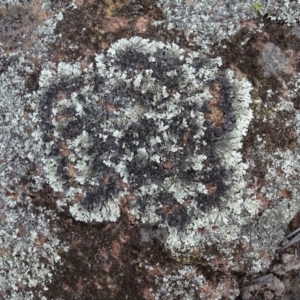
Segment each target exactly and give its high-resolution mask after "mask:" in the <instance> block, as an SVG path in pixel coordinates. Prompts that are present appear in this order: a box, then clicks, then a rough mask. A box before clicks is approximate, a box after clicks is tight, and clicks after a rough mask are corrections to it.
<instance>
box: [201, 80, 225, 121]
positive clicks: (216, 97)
mask: <svg viewBox="0 0 300 300" xmlns="http://www.w3.org/2000/svg"><path fill="white" fill-rule="evenodd" d="M220 88H221V86H220V83H219V82H216V83H215V84H214V85H211V86H210V88H209V91H210V93H211V95H212V96H213V97H212V99H211V100H210V101H209V102H208V108H209V110H210V114H206V115H205V118H206V120H207V121H209V122H211V123H213V124H214V125H215V126H217V127H222V125H223V122H224V113H223V112H222V111H221V110H220V108H219V107H218V104H219V103H220V102H221V96H220Z"/></svg>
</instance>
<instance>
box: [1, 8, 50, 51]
mask: <svg viewBox="0 0 300 300" xmlns="http://www.w3.org/2000/svg"><path fill="white" fill-rule="evenodd" d="M45 18H46V14H45V12H43V11H42V10H41V6H40V4H39V2H37V3H35V4H32V5H29V4H28V3H26V4H25V5H14V4H12V5H9V6H8V8H7V9H2V10H0V42H1V43H2V44H3V45H4V49H6V50H12V49H17V48H19V47H22V48H25V49H26V48H28V47H29V46H30V45H32V43H33V40H34V37H35V29H36V28H37V25H38V24H39V22H40V21H42V20H44V19H45Z"/></svg>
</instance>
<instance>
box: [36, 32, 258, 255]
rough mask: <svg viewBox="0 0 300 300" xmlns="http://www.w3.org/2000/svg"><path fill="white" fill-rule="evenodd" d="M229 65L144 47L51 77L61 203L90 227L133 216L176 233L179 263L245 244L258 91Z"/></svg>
mask: <svg viewBox="0 0 300 300" xmlns="http://www.w3.org/2000/svg"><path fill="white" fill-rule="evenodd" d="M220 63H221V61H220V60H219V59H215V60H212V59H208V58H207V57H204V56H201V55H199V54H198V53H193V52H186V51H184V50H182V49H180V48H179V47H178V46H177V45H175V44H172V45H169V44H163V43H160V42H155V41H149V40H147V39H142V38H139V37H135V38H132V39H130V40H125V39H122V40H120V41H119V42H117V43H116V44H114V45H112V46H111V47H110V49H109V50H108V51H107V55H104V54H99V55H97V56H96V66H93V65H89V66H88V67H87V68H86V69H85V70H83V71H82V70H81V69H80V65H79V64H73V65H71V64H66V63H60V64H59V65H58V68H57V70H56V71H55V70H53V71H52V70H51V69H45V70H43V71H42V73H41V76H40V81H39V86H40V87H41V89H40V90H39V92H38V93H37V95H36V103H37V104H35V105H38V106H39V115H40V128H41V132H42V138H43V143H44V146H45V147H44V158H43V164H44V171H45V174H46V176H47V178H48V179H47V181H48V183H49V184H50V185H51V186H52V188H53V189H54V190H55V191H57V192H61V193H63V194H64V195H65V200H64V201H62V202H61V203H60V204H61V205H62V206H65V205H68V206H69V210H70V213H71V214H72V215H73V217H74V218H76V219H77V220H81V221H85V222H93V221H97V222H103V221H116V220H117V219H118V218H119V217H120V213H121V209H120V208H121V207H122V206H123V207H124V206H125V207H127V209H128V212H129V213H130V215H132V216H133V217H134V218H135V219H136V220H137V221H138V220H139V221H140V222H142V223H147V224H148V223H150V224H158V225H159V226H162V227H166V228H168V229H169V236H168V238H167V241H166V246H167V247H169V248H170V249H171V250H172V252H174V254H175V253H185V252H188V253H190V252H192V251H193V250H194V249H195V247H198V246H199V245H202V246H203V247H204V246H205V245H206V244H207V243H212V242H213V243H218V242H220V241H223V240H224V239H225V240H226V241H238V242H240V240H239V239H240V229H239V228H240V226H241V225H242V224H244V223H245V222H248V221H249V220H250V218H251V216H253V215H255V214H256V213H257V211H258V208H259V207H258V204H257V202H255V201H252V200H245V199H243V192H242V191H243V189H244V186H245V182H244V180H243V176H244V174H245V172H246V170H247V164H245V163H244V162H243V161H242V156H241V154H240V152H239V151H240V149H241V147H242V139H243V136H244V135H245V134H246V132H247V127H248V125H249V122H250V120H251V118H252V112H251V110H250V109H249V105H250V103H251V97H250V91H251V85H250V83H249V82H248V81H247V80H246V79H245V78H242V79H237V78H236V76H235V75H234V72H233V71H231V70H227V71H226V72H225V73H224V74H218V73H217V70H218V65H219V64H220ZM75 199H77V200H75ZM241 212H243V213H247V214H248V216H249V217H248V218H240V215H241ZM232 220H234V221H232ZM211 226H215V228H218V229H216V230H213V231H211V230H210V229H209V228H210V227H211ZM199 228H206V229H207V234H204V235H200V234H199V233H198V229H199Z"/></svg>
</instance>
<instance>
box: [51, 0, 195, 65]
mask: <svg viewBox="0 0 300 300" xmlns="http://www.w3.org/2000/svg"><path fill="white" fill-rule="evenodd" d="M164 19H165V16H164V13H163V12H162V10H161V9H160V8H158V7H157V6H156V4H155V1H154V0H146V1H142V0H138V1H124V0H117V1H111V0H106V1H98V0H96V1H80V0H79V1H78V5H77V8H75V9H74V8H72V9H67V10H66V11H65V12H64V17H63V19H62V20H61V21H60V22H58V25H57V27H56V29H55V34H56V35H58V39H57V41H56V42H55V43H54V44H53V47H50V49H49V51H50V52H51V55H52V56H53V55H54V57H57V59H59V57H61V56H63V57H64V60H73V59H76V58H79V57H83V58H85V57H90V56H92V55H93V54H94V53H96V52H99V51H100V50H104V49H107V48H108V47H109V46H110V45H111V44H113V43H114V42H116V41H117V40H119V39H121V38H127V39H129V38H131V37H134V36H141V37H144V38H150V39H155V40H157V41H162V42H165V43H167V42H169V43H177V44H179V45H180V46H182V47H187V48H190V49H196V48H197V49H198V48H199V47H195V46H192V44H191V43H190V41H188V40H187V39H186V37H185V35H184V33H183V32H182V31H178V30H176V29H171V30H168V29H167V28H166V24H160V25H153V22H155V21H162V20H164ZM74 45H75V47H74Z"/></svg>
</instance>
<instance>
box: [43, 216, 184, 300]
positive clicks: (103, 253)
mask: <svg viewBox="0 0 300 300" xmlns="http://www.w3.org/2000/svg"><path fill="white" fill-rule="evenodd" d="M121 221H122V222H120V223H116V224H103V225H94V226H91V225H86V224H82V223H79V222H75V221H74V220H73V219H70V218H68V217H66V216H63V215H61V216H60V219H59V224H58V225H59V232H58V237H60V238H61V239H63V240H64V242H65V243H66V244H67V245H68V246H69V247H70V248H69V251H68V252H67V253H63V252H62V253H60V256H61V263H60V264H57V266H56V271H55V274H54V276H53V277H52V280H51V283H50V284H49V285H48V290H47V291H45V292H44V293H43V294H44V296H45V297H47V298H49V299H78V298H80V299H111V300H117V299H119V300H123V299H133V300H134V299H136V300H139V299H144V296H145V295H144V293H145V290H148V289H149V288H152V289H155V287H156V283H155V277H154V274H150V273H149V271H148V270H147V268H146V267H145V266H148V265H151V266H155V265H156V264H157V263H159V265H160V267H162V268H164V266H170V267H171V266H172V268H176V267H178V265H179V264H177V263H174V261H172V260H171V259H170V256H169V253H168V252H167V251H165V250H164V249H163V247H162V245H161V244H160V243H159V242H158V241H157V240H155V241H153V242H143V241H142V240H141V235H140V230H139V227H138V226H132V225H130V223H129V222H128V220H127V219H126V218H125V217H123V218H122V220H121Z"/></svg>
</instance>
